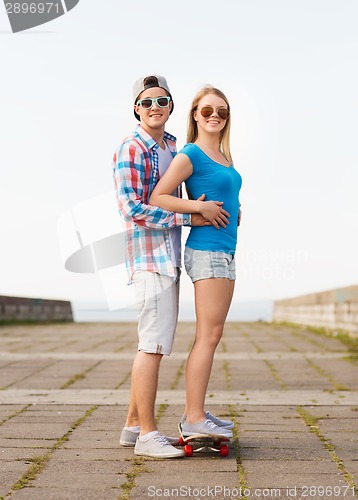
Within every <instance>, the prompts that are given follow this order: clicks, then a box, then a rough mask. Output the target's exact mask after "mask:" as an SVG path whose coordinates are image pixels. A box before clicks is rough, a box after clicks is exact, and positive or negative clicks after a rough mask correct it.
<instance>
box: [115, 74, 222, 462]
mask: <svg viewBox="0 0 358 500" xmlns="http://www.w3.org/2000/svg"><path fill="white" fill-rule="evenodd" d="M133 99H134V115H135V117H136V118H137V120H139V121H140V124H139V125H138V126H137V128H136V130H135V131H134V132H133V133H132V134H131V135H130V136H128V137H127V138H126V139H125V140H124V141H123V142H122V144H121V146H120V147H119V148H118V150H117V151H116V153H115V155H114V159H113V171H114V179H115V184H116V193H117V201H118V207H119V212H120V214H121V216H122V218H123V219H124V223H125V229H126V243H127V269H128V272H129V283H133V284H134V286H135V292H136V299H137V306H138V311H139V312H138V339H139V343H138V352H137V354H136V357H135V359H134V363H133V368H132V384H131V397H130V403H129V409H128V416H127V421H126V425H125V427H124V428H123V430H122V433H121V437H120V443H121V444H122V445H124V446H134V453H135V454H136V455H144V456H150V457H158V458H175V457H182V456H184V452H183V451H182V450H179V449H177V448H175V447H174V446H172V444H176V443H177V440H176V439H174V438H168V437H166V436H163V435H162V434H160V433H159V432H158V430H157V427H156V423H155V415H154V408H155V398H156V393H157V385H158V374H159V365H160V361H161V359H162V356H163V355H169V354H170V352H171V350H172V345H173V341H174V333H175V328H176V324H177V319H178V301H179V278H180V264H181V262H180V253H181V249H180V240H181V226H183V225H196V226H204V225H208V224H211V223H210V222H208V219H210V220H212V219H214V218H215V217H216V216H217V215H218V214H219V213H220V212H221V208H220V205H221V204H219V203H216V202H205V203H203V202H202V201H200V203H199V204H198V212H197V213H193V214H191V215H190V214H178V213H173V212H168V211H166V210H162V209H160V208H158V207H155V206H152V205H149V204H148V202H149V198H150V196H151V193H152V191H153V189H154V187H155V185H156V183H157V182H158V180H159V177H161V176H162V175H163V174H164V173H165V171H166V170H167V168H168V166H169V164H170V162H171V160H172V159H173V157H174V156H175V154H176V139H175V137H173V136H172V135H170V134H168V133H167V132H165V130H164V127H165V123H166V122H167V120H168V118H169V115H170V114H171V113H172V111H173V108H174V103H173V99H172V96H171V93H170V90H169V87H168V84H167V81H166V79H165V78H164V77H163V76H160V75H151V76H147V77H145V78H140V79H139V80H137V81H136V82H135V84H134V87H133ZM176 194H177V196H181V188H179V189H178V193H176ZM203 198H204V197H203V196H202V197H200V200H203ZM203 205H205V210H204V208H203ZM208 210H209V211H210V210H211V216H208ZM200 212H205V217H206V218H204V217H203V215H201V213H200Z"/></svg>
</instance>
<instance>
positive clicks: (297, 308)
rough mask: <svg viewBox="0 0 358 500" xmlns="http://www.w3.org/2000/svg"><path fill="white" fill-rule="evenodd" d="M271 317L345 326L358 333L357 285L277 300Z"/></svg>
mask: <svg viewBox="0 0 358 500" xmlns="http://www.w3.org/2000/svg"><path fill="white" fill-rule="evenodd" d="M273 321H287V322H289V323H299V324H301V325H308V326H317V327H324V328H329V329H332V330H346V331H348V332H349V333H351V334H353V335H358V286H357V285H355V286H349V287H346V288H336V289H335V290H328V291H325V292H319V293H312V294H309V295H301V296H300V297H294V298H291V299H285V300H277V301H275V303H274V311H273Z"/></svg>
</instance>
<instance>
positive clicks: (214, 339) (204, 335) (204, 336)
mask: <svg viewBox="0 0 358 500" xmlns="http://www.w3.org/2000/svg"><path fill="white" fill-rule="evenodd" d="M223 330H224V327H223V325H218V326H206V327H201V326H199V325H198V329H197V334H196V338H197V340H201V341H203V342H205V343H206V344H209V345H210V346H211V347H213V348H215V347H216V346H217V345H218V344H219V342H220V340H221V338H222V335H223Z"/></svg>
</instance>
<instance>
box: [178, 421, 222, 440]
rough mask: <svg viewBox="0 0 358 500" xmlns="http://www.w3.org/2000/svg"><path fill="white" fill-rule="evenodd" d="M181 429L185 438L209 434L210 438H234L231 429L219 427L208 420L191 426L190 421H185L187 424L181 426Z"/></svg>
mask: <svg viewBox="0 0 358 500" xmlns="http://www.w3.org/2000/svg"><path fill="white" fill-rule="evenodd" d="M181 429H182V434H183V436H184V437H189V436H197V435H207V434H209V435H210V436H224V437H227V438H232V432H231V431H230V429H225V428H224V427H219V426H218V425H216V424H214V422H212V421H211V420H209V419H208V418H207V419H206V420H203V421H202V422H198V423H196V424H189V423H188V421H187V420H185V422H184V423H183V424H182V425H181Z"/></svg>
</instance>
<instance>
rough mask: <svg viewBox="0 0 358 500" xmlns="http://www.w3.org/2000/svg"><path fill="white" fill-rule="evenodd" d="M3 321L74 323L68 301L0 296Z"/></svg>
mask: <svg viewBox="0 0 358 500" xmlns="http://www.w3.org/2000/svg"><path fill="white" fill-rule="evenodd" d="M1 320H7V321H9V320H32V321H73V316H72V308H71V303H70V302H68V301H64V300H45V299H29V298H23V297H4V296H0V321H1Z"/></svg>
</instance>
